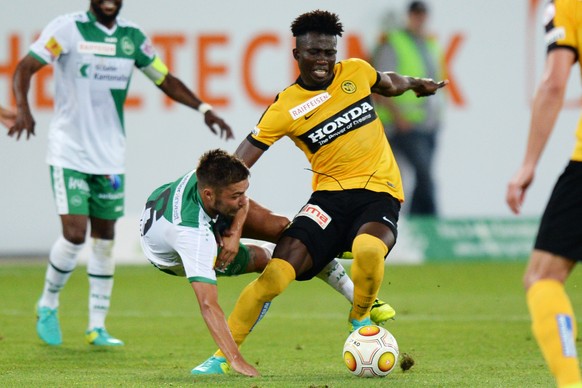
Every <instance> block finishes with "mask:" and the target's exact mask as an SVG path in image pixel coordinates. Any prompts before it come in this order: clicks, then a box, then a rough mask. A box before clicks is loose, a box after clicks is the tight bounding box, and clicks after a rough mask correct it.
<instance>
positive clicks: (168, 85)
mask: <svg viewBox="0 0 582 388" xmlns="http://www.w3.org/2000/svg"><path fill="white" fill-rule="evenodd" d="M159 88H160V89H161V90H162V91H163V92H164V93H165V94H166V95H167V96H168V97H170V98H171V99H172V100H174V101H176V102H179V103H180V104H183V105H186V106H189V107H190V108H192V109H196V110H198V107H199V106H200V105H201V104H202V101H201V100H200V99H199V98H198V97H196V95H195V94H194V93H193V92H192V91H191V90H190V89H188V88H187V87H186V85H184V83H183V82H182V81H180V80H179V79H178V78H176V77H174V76H173V75H172V74H171V73H169V74H168V75H166V78H165V79H164V81H163V82H162V83H161V84H160V86H159Z"/></svg>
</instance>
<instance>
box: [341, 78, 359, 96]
mask: <svg viewBox="0 0 582 388" xmlns="http://www.w3.org/2000/svg"><path fill="white" fill-rule="evenodd" d="M342 90H343V91H344V92H346V93H347V94H352V93H355V92H356V90H358V88H357V86H356V84H355V83H353V82H352V81H344V82H342Z"/></svg>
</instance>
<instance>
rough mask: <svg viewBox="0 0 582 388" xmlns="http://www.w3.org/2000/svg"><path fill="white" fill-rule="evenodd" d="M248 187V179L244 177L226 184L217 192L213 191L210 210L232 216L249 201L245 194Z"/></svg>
mask: <svg viewBox="0 0 582 388" xmlns="http://www.w3.org/2000/svg"><path fill="white" fill-rule="evenodd" d="M248 188H249V180H248V179H245V180H243V181H240V182H237V183H233V184H231V185H228V186H226V187H225V188H224V189H222V190H220V191H218V192H216V191H215V195H214V203H213V204H212V206H211V207H212V210H214V211H215V212H216V213H219V214H223V215H225V216H229V217H234V215H235V214H236V213H237V212H238V211H239V210H240V209H241V208H242V207H244V206H246V204H247V202H248V201H249V198H248V197H247V196H246V191H247V189H248Z"/></svg>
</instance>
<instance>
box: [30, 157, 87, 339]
mask: <svg viewBox="0 0 582 388" xmlns="http://www.w3.org/2000/svg"><path fill="white" fill-rule="evenodd" d="M50 173H51V184H52V189H53V194H54V198H55V203H56V205H57V212H58V213H59V215H60V218H61V226H62V235H61V236H60V237H59V238H58V239H57V240H56V241H55V243H54V244H53V246H52V248H51V251H50V253H49V263H48V266H47V270H46V274H45V281H44V288H43V291H42V295H41V297H40V299H39V301H38V303H37V307H36V313H37V323H36V330H37V334H38V336H39V337H40V339H42V340H43V341H44V342H46V343H47V344H49V345H60V344H61V343H62V334H61V329H60V324H59V319H58V306H59V296H60V292H61V290H62V289H63V288H64V287H65V285H66V284H67V281H68V280H69V277H70V276H71V273H72V272H73V270H74V269H75V267H76V265H77V258H78V255H79V252H80V251H81V249H82V248H83V244H84V243H85V235H86V232H87V220H88V217H87V215H88V213H89V210H88V200H87V199H88V197H89V193H88V185H87V183H86V178H87V176H86V175H85V174H82V173H79V172H77V171H73V170H69V169H64V168H60V167H54V166H51V167H50ZM66 182H72V183H73V184H66Z"/></svg>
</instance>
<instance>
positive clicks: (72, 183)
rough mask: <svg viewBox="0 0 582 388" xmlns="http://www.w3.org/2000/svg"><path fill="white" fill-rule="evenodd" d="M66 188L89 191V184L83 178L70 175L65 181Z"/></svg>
mask: <svg viewBox="0 0 582 388" xmlns="http://www.w3.org/2000/svg"><path fill="white" fill-rule="evenodd" d="M67 189H69V190H81V191H89V184H88V183H87V181H86V180H84V179H78V178H74V177H72V176H71V177H69V181H68V182H67Z"/></svg>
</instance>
